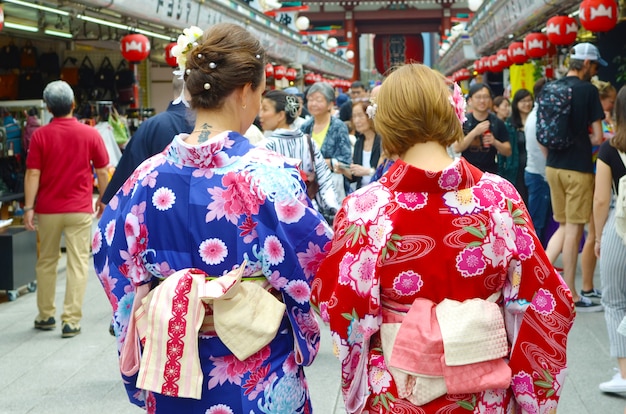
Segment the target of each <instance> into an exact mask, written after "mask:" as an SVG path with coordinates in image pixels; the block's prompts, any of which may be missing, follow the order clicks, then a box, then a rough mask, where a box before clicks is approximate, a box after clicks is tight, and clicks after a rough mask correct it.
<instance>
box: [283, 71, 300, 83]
mask: <svg viewBox="0 0 626 414" xmlns="http://www.w3.org/2000/svg"><path fill="white" fill-rule="evenodd" d="M297 77H298V71H297V70H295V69H294V68H288V69H287V70H286V71H285V78H287V80H288V81H295V80H296V78H297Z"/></svg>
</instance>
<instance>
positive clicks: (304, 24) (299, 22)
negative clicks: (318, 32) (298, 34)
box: [296, 16, 311, 31]
mask: <svg viewBox="0 0 626 414" xmlns="http://www.w3.org/2000/svg"><path fill="white" fill-rule="evenodd" d="M310 24H311V21H310V20H309V18H308V17H306V16H300V17H298V18H297V19H296V29H298V30H300V31H304V30H307V29H308V28H309V25H310Z"/></svg>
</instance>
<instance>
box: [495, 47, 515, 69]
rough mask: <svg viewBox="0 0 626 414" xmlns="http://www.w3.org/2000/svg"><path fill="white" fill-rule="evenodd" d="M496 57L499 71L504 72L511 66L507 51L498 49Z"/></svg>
mask: <svg viewBox="0 0 626 414" xmlns="http://www.w3.org/2000/svg"><path fill="white" fill-rule="evenodd" d="M496 56H497V57H498V66H499V67H500V70H504V69H506V68H508V67H509V66H511V59H510V58H509V51H508V49H500V50H498V51H497V52H496Z"/></svg>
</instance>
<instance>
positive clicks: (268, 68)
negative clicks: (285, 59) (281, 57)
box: [265, 63, 274, 78]
mask: <svg viewBox="0 0 626 414" xmlns="http://www.w3.org/2000/svg"><path fill="white" fill-rule="evenodd" d="M265 77H266V78H273V77H274V66H272V64H271V63H268V64H266V65H265Z"/></svg>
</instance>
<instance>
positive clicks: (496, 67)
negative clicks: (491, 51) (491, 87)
mask: <svg viewBox="0 0 626 414" xmlns="http://www.w3.org/2000/svg"><path fill="white" fill-rule="evenodd" d="M489 67H491V71H492V72H493V73H498V72H502V68H501V67H500V63H499V62H498V55H491V56H489Z"/></svg>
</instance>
